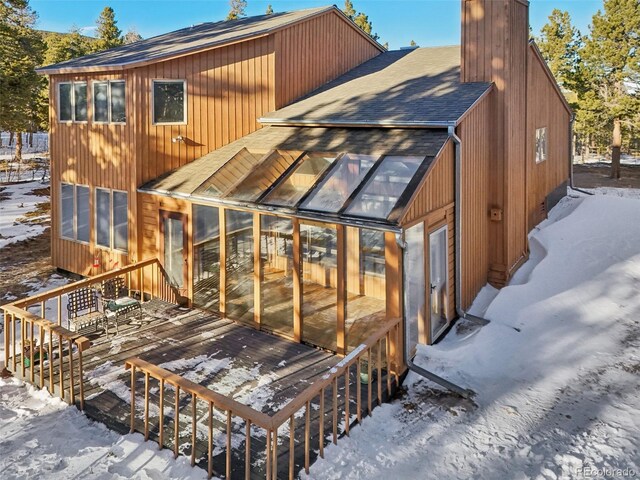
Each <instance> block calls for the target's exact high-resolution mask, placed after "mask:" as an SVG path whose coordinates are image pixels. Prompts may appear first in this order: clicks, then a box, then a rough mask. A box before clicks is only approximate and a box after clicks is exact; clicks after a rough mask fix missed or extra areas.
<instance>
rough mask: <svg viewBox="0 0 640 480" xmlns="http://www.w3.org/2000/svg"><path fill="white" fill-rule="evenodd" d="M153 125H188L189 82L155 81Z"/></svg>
mask: <svg viewBox="0 0 640 480" xmlns="http://www.w3.org/2000/svg"><path fill="white" fill-rule="evenodd" d="M152 105H153V123H187V82H186V81H185V80H154V81H153V103H152Z"/></svg>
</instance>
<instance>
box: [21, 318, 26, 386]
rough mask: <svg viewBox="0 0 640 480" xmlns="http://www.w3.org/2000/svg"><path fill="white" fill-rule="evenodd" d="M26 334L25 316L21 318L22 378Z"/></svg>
mask: <svg viewBox="0 0 640 480" xmlns="http://www.w3.org/2000/svg"><path fill="white" fill-rule="evenodd" d="M24 334H25V327H24V318H20V350H21V351H20V363H21V364H22V367H21V370H22V378H24V373H25V371H24V369H25V366H24Z"/></svg>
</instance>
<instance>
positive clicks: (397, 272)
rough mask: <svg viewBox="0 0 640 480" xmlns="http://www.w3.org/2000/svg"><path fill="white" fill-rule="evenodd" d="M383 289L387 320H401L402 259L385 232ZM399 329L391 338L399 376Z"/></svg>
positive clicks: (392, 238) (401, 363)
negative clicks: (384, 290)
mask: <svg viewBox="0 0 640 480" xmlns="http://www.w3.org/2000/svg"><path fill="white" fill-rule="evenodd" d="M384 244H385V288H386V297H387V310H386V312H387V319H389V320H391V319H394V318H402V292H403V285H402V258H401V251H400V247H399V246H398V242H396V235H395V233H393V232H385V234H384ZM400 328H401V329H404V328H405V325H404V322H400ZM401 329H396V331H397V332H398V334H396V335H393V336H392V337H391V345H390V350H391V352H390V353H391V357H392V358H393V359H394V362H393V370H394V373H395V374H396V375H397V376H399V375H401V374H402V373H403V372H404V371H405V369H406V365H404V359H403V339H402V335H399V333H401V332H402V330H401Z"/></svg>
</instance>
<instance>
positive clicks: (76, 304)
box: [67, 287, 104, 332]
mask: <svg viewBox="0 0 640 480" xmlns="http://www.w3.org/2000/svg"><path fill="white" fill-rule="evenodd" d="M67 313H68V319H69V330H71V331H72V332H79V331H80V330H81V329H83V328H86V327H90V326H93V327H94V328H95V331H96V332H97V331H98V325H99V324H100V323H102V322H103V321H104V314H103V313H102V312H100V309H99V308H98V296H97V294H96V291H95V290H94V289H93V288H90V287H82V288H79V289H77V290H74V291H72V292H69V294H68V302H67Z"/></svg>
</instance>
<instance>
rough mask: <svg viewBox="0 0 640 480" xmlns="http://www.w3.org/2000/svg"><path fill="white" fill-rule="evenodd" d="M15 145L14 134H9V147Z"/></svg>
mask: <svg viewBox="0 0 640 480" xmlns="http://www.w3.org/2000/svg"><path fill="white" fill-rule="evenodd" d="M11 145H13V132H9V146H11Z"/></svg>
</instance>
